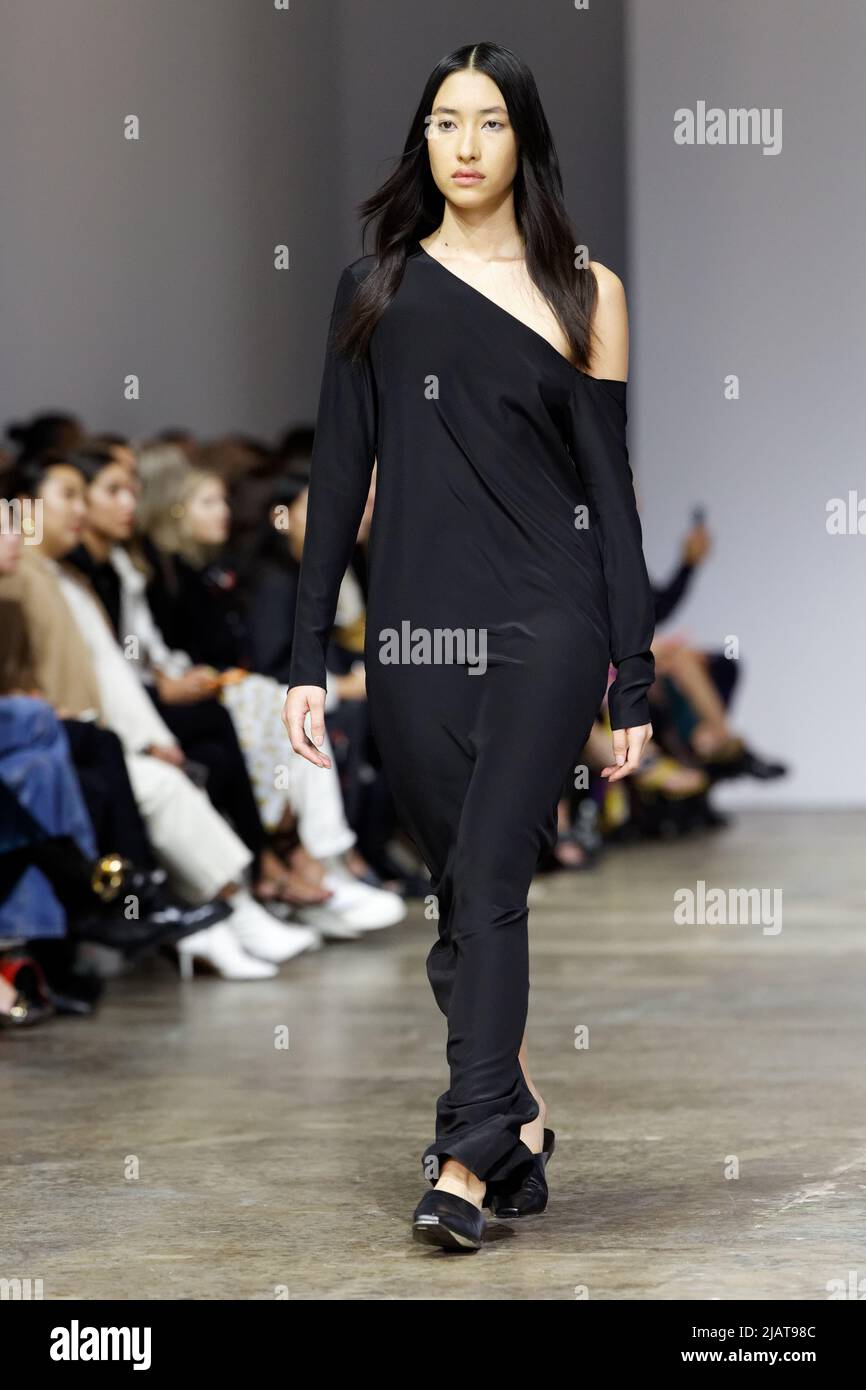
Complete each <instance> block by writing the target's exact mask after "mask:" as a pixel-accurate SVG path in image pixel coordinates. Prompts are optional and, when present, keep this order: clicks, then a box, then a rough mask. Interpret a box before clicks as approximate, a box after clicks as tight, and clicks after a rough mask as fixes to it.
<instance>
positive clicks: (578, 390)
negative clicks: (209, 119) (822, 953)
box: [283, 43, 654, 1251]
mask: <svg viewBox="0 0 866 1390" xmlns="http://www.w3.org/2000/svg"><path fill="white" fill-rule="evenodd" d="M361 212H362V214H366V217H367V221H368V222H369V221H370V220H372V219H373V218H377V219H378V228H377V250H376V254H375V255H366V256H362V257H361V258H360V259H359V260H356V261H353V262H352V264H351V265H348V266H346V268H345V269H344V270H343V272H342V274H341V275H340V277H339V283H338V285H337V292H336V300H335V303H334V307H333V313H332V317H331V325H330V333H329V339H328V347H327V352H326V358H325V366H324V374H323V379H322V385H321V394H320V399H319V409H318V420H317V424H316V433H315V447H314V453H313V458H312V465H311V470H312V471H311V482H310V492H309V502H308V519H307V534H306V541H305V545H304V551H303V559H302V566H301V575H300V587H299V591H298V600H297V617H296V627H295V640H294V646H293V650H292V663H291V668H290V676H291V680H290V686H289V691H288V694H287V697H286V704H285V709H284V713H283V720H284V723H285V724H286V727H287V729H288V732H289V737H290V739H291V743H292V747H293V749H294V750H295V752H296V753H297V754H299V755H300V756H301V757H304V758H308V759H310V760H311V761H312V762H314V763H317V764H318V765H319V766H327V765H329V762H328V759H327V758H324V757H323V756H322V755H321V754H320V753H319V752H318V751H317V749H316V744H317V743H318V742H321V736H322V734H323V731H324V699H325V687H326V676H325V650H326V646H327V643H328V638H329V634H330V630H331V626H332V622H333V618H334V612H335V608H336V603H337V596H338V592H339V588H340V583H341V580H342V578H343V574H344V572H345V570H346V567H347V565H348V563H349V560H350V557H351V553H352V549H353V546H354V543H355V538H356V535H357V531H358V526H359V523H360V521H361V518H362V515H363V513H364V508H365V504H366V502H367V498H368V493H369V490H370V485H371V477H372V472H373V465H374V462H375V463H376V478H375V508H374V512H373V521H372V527H371V531H370V539H369V557H370V558H369V573H368V580H369V595H368V608H367V624H366V637H365V656H366V672H367V691H368V700H369V708H370V718H371V723H372V727H373V732H374V735H375V737H376V741H377V745H378V748H379V752H380V754H381V758H382V763H383V766H384V769H385V773H386V775H387V778H388V781H389V784H390V787H391V791H392V793H393V796H394V800H395V803H396V806H397V809H398V811H399V814H400V817H401V819H402V822H403V824H404V825H405V827H406V828H407V829H408V830H409V831H410V832H411V834H412V836H413V838H414V840H415V841H416V843H417V845H418V848H419V851H420V853H421V854H422V855H423V858H424V860H425V862H426V864H427V866H428V868H429V871H430V874H431V880H432V882H431V887H432V889H433V892H434V894H435V903H436V907H437V911H438V923H437V924H438V936H437V939H436V940H435V941H434V943H433V945H432V948H431V950H430V953H429V956H428V958H427V974H428V977H429V980H430V984H431V986H432V989H433V993H434V996H435V999H436V1003H437V1004H438V1006H439V1008H440V1009H441V1011H442V1012H443V1014H445V1016H446V1018H447V1020H448V1042H447V1061H448V1066H449V1070H450V1085H449V1087H448V1090H447V1091H445V1093H444V1094H443V1095H441V1096H440V1097H439V1100H438V1103H437V1107H436V1128H435V1137H434V1139H433V1141H432V1142H431V1143H429V1144H428V1145H427V1147H426V1149H425V1150H424V1152H423V1155H422V1172H423V1175H424V1177H425V1178H426V1179H427V1180H428V1181H429V1183H430V1184H431V1186H430V1187H429V1188H428V1190H427V1191H425V1193H424V1195H423V1197H422V1198H421V1200H420V1202H419V1203H418V1206H417V1207H416V1209H415V1212H414V1213H413V1217H412V1229H413V1232H414V1235H415V1238H416V1239H418V1240H420V1241H424V1242H428V1243H431V1244H437V1245H440V1246H442V1247H443V1248H445V1249H452V1250H455V1251H457V1250H459V1251H472V1250H477V1249H478V1248H479V1246H480V1245H481V1243H482V1239H483V1233H484V1230H485V1218H484V1215H483V1212H484V1209H485V1208H488V1209H489V1210H491V1211H492V1212H494V1213H495V1214H496V1215H498V1216H500V1217H502V1216H506V1217H514V1216H524V1215H530V1214H533V1213H537V1212H539V1211H541V1210H543V1208H544V1205H545V1204H546V1200H547V1187H546V1181H545V1175H544V1168H545V1164H546V1161H547V1159H548V1158H549V1156H550V1153H551V1152H552V1149H553V1140H554V1135H553V1131H552V1130H550V1129H548V1128H547V1127H546V1124H545V1121H546V1118H547V1115H546V1107H545V1104H544V1101H543V1098H542V1096H541V1094H540V1092H539V1091H538V1088H537V1087H536V1086H535V1084H534V1083H533V1081H532V1079H531V1077H530V1074H529V1066H528V1061H527V1057H526V1050H525V1046H524V1029H525V1025H526V1018H527V1009H528V999H529V949H528V931H527V925H528V910H527V895H528V891H529V887H530V884H531V881H532V878H533V874H534V872H535V870H536V868H537V865H538V861H539V857H540V856H541V855H542V854H543V853H544V852H545V851H546V850H547V849H549V848H550V847H551V846H552V845H553V844H554V842H555V839H556V806H557V802H558V799H559V797H560V794H561V792H562V789H563V786H564V784H565V781H566V777H567V775H568V774H569V773H570V772H571V771H572V770H573V769H574V767H575V764H576V762H577V761H578V759H579V756H580V752H581V749H582V748H583V745H584V743H585V741H586V738H587V736H588V734H589V732H590V729H591V727H592V725H593V722H594V720H595V719H596V717H597V715H598V714H599V711H600V708H601V706H602V703H603V700H604V696H605V689H606V687H607V683H608V675H609V665H610V663H611V662H612V663H613V665H614V667H615V668H616V676H615V679H614V681H613V683H612V684H611V686H610V689H609V691H608V709H609V712H610V717H611V728H612V730H613V758H612V761H611V765H610V767H607V768H605V770H604V773H603V775H604V776H605V777H607V778H608V780H609V781H611V782H613V781H615V780H618V779H620V778H622V777H625V776H627V775H628V774H629V773H631V772H633V771H634V769H635V768H636V767H637V766H638V764H639V762H640V758H641V754H642V751H643V749H644V746H645V744H646V743H647V741H648V739H649V738H650V736H651V734H652V728H651V725H650V718H649V706H648V702H647V693H646V692H647V689H648V687H649V686H650V685H651V683H652V681H653V674H654V666H653V657H652V654H651V651H650V646H651V642H652V638H653V599H652V592H651V589H650V584H649V579H648V576H647V571H646V565H645V562H644V556H643V550H642V536H641V527H640V522H639V519H638V514H637V508H636V505H635V496H634V489H633V485H632V473H631V468H630V464H629V460H628V452H627V448H626V376H627V354H628V325H627V314H626V305H625V298H624V293H623V288H622V285H621V283H620V281H619V279H618V278H617V276H616V275H614V274H613V273H612V272H611V271H609V270H608V269H606V268H605V267H604V266H603V265H601V264H598V263H596V262H594V261H586V260H585V258H584V257H582V256H581V254H580V252H581V247H580V246H579V245H578V243H577V241H576V238H575V235H574V232H573V230H572V227H571V224H570V222H569V220H568V217H567V214H566V211H565V207H564V203H563V194H562V181H561V176H560V172H559V164H558V160H557V156H556V152H555V150H554V146H553V141H552V137H551V133H550V129H549V127H548V124H547V121H546V119H545V116H544V112H543V110H542V107H541V103H540V101H539V97H538V92H537V89H536V86H535V81H534V79H533V77H532V74H531V73H530V72H529V70H528V69H527V67H526V66H525V64H524V63H522V62H521V61H520V60H519V59H518V58H517V57H516V56H515V55H514V54H513V53H511V52H509V51H508V50H507V49H504V48H502V47H500V46H499V45H497V44H490V43H482V44H473V45H469V46H467V47H464V48H460V49H459V50H457V51H456V52H454V53H452V54H450V55H449V56H448V57H446V58H444V59H443V60H442V61H441V62H440V63H439V64H438V66H437V67H436V69H435V70H434V72H433V73H432V74H431V76H430V79H429V81H428V82H427V85H426V87H425V90H424V93H423V96H422V98H421V102H420V105H419V107H418V110H417V112H416V115H415V118H414V120H413V121H412V125H411V129H410V131H409V136H408V139H407V141H406V146H405V149H404V153H403V156H402V158H401V160H400V161H399V163H398V167H397V169H396V170H395V172H394V173H393V174H392V175H391V177H390V178H389V179H388V180H387V181H386V183H385V184H384V185H383V186H382V188H381V189H379V190H378V191H377V192H376V193H375V194H374V195H373V196H372V197H371V198H369V199H368V200H367V201H366V202H365V203H364V204H362V207H361ZM307 729H309V732H307Z"/></svg>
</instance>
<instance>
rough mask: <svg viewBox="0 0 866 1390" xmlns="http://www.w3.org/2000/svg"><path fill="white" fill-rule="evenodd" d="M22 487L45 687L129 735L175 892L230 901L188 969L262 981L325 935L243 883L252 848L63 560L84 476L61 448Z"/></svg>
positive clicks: (19, 598) (12, 594)
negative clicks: (284, 914)
mask: <svg viewBox="0 0 866 1390" xmlns="http://www.w3.org/2000/svg"><path fill="white" fill-rule="evenodd" d="M13 487H14V491H15V493H16V495H18V496H20V497H24V498H27V499H30V500H32V501H33V502H38V503H39V506H38V508H34V512H35V516H36V518H37V521H36V524H35V525H34V526H33V527H32V528H31V531H32V534H31V535H30V536H28V538H27V544H26V545H25V547H24V550H23V553H22V555H21V560H20V564H19V570H18V573H17V574H16V575H13V576H9V577H8V578H4V579H3V580H2V581H0V582H2V584H3V586H4V593H5V595H6V597H8V598H12V599H14V600H15V601H16V602H18V603H19V604H20V605H21V607H22V609H23V611H24V615H25V619H26V623H27V628H28V633H29V636H30V641H31V646H32V651H33V661H34V666H35V670H36V675H37V679H38V681H39V686H40V691H41V693H42V694H43V695H44V697H45V698H46V699H47V700H48V701H49V702H50V703H51V704H52V705H54V706H55V708H62V709H63V711H64V715H65V716H66V717H71V718H94V719H99V720H101V722H103V723H104V724H105V725H107V727H108V728H111V729H112V730H113V731H114V732H115V733H116V734H117V735H118V737H119V738H120V740H121V743H122V744H123V747H124V751H125V754H126V762H127V768H128V771H129V777H130V782H131V784H132V788H133V791H134V793H135V796H136V799H137V801H138V804H139V809H140V810H141V812H142V816H143V818H144V821H145V824H146V826H147V830H148V835H149V837H150V840H151V843H152V844H153V847H154V851H155V852H156V854H157V856H158V857H159V858H160V859H161V861H162V862H163V864H164V866H165V868H166V869H167V871H168V872H169V874H170V875H171V877H172V880H173V882H174V886H175V887H176V888H177V891H178V892H180V893H182V894H183V895H184V896H186V897H188V898H189V899H190V900H191V901H193V902H203V901H207V900H209V899H211V898H213V897H215V896H221V897H223V898H225V899H226V900H227V901H228V902H229V903H230V905H231V908H232V912H231V915H230V917H229V918H227V919H226V921H225V922H224V923H219V924H218V925H216V926H214V927H211V928H208V929H207V931H203V932H197V933H195V934H194V935H192V936H188V937H185V938H183V939H182V940H181V941H179V942H178V943H177V946H176V949H177V951H178V956H179V959H180V962H181V969H182V972H183V973H185V974H189V973H190V972H191V968H192V964H193V961H194V960H195V959H201V960H206V961H207V962H208V963H209V964H211V965H212V966H213V967H214V968H215V969H217V971H218V972H219V973H220V974H222V975H224V976H226V977H228V978H232V979H261V978H265V977H267V976H270V975H273V974H275V973H276V967H277V964H279V963H281V962H282V961H285V960H288V959H290V958H291V957H292V956H295V955H298V954H299V953H300V952H301V951H304V950H307V949H308V948H309V947H310V946H313V945H315V944H317V942H318V937H317V934H316V933H315V932H312V931H310V930H309V929H307V928H302V927H297V926H287V925H285V924H282V923H279V922H277V921H275V920H274V918H272V917H271V916H270V914H269V913H267V912H266V911H265V910H264V909H263V908H262V907H260V906H259V904H258V903H256V902H255V900H254V899H253V898H252V896H251V895H250V894H249V892H248V891H247V889H246V888H245V887H243V886H242V885H241V879H242V876H243V875H244V873H245V871H246V870H247V869H248V867H249V865H250V863H251V860H252V854H251V852H250V850H249V849H248V848H247V847H246V845H244V844H243V842H242V841H241V840H240V839H239V838H238V836H237V835H236V834H235V833H234V831H233V830H232V829H231V828H230V827H229V826H228V825H227V824H226V822H225V821H224V820H223V819H222V817H221V816H220V815H219V814H218V813H217V812H216V811H215V810H214V808H213V806H212V805H211V803H210V801H209V799H208V797H207V796H206V795H205V794H204V792H202V791H201V790H200V789H199V788H198V787H196V786H195V785H194V784H193V783H192V782H191V781H190V779H189V778H188V777H187V776H186V775H185V773H183V772H182V771H181V765H182V763H183V761H184V759H183V753H182V752H181V750H180V748H179V747H178V746H177V744H176V742H175V739H174V737H173V735H172V734H171V732H170V731H169V730H168V728H167V727H166V725H165V724H164V723H163V721H162V720H161V719H160V717H159V715H158V713H157V711H156V709H155V708H154V706H153V705H152V703H151V701H150V699H149V698H148V696H147V693H146V691H145V690H144V688H143V687H142V685H141V683H140V681H139V680H138V677H137V675H136V673H135V671H134V670H133V668H132V667H131V666H130V664H129V663H128V662H127V661H126V660H125V658H124V656H123V654H122V652H121V650H120V648H119V646H118V645H117V643H116V642H115V640H114V637H113V635H112V632H111V628H110V626H109V623H108V619H107V616H106V614H105V612H104V610H103V608H102V605H101V604H100V602H99V600H98V599H97V598H96V596H95V594H93V592H92V591H91V590H90V589H89V587H88V586H87V585H86V584H85V582H84V581H83V580H81V579H80V577H79V576H78V575H77V574H76V572H75V571H72V570H71V569H68V570H67V569H66V568H64V566H63V565H62V563H61V562H62V558H63V556H64V555H65V554H68V552H69V551H70V550H72V549H73V548H74V546H76V545H77V544H78V543H79V541H80V539H81V533H82V530H83V525H84V517H85V510H86V504H85V480H84V476H83V474H82V473H81V472H80V470H79V469H77V468H75V467H74V466H72V465H71V464H69V463H68V462H67V460H66V456H65V455H63V454H55V453H46V454H44V455H42V456H40V457H39V458H37V459H31V460H29V461H28V462H27V463H25V464H21V465H19V466H18V469H17V470H16V475H15V478H14V482H13Z"/></svg>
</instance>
